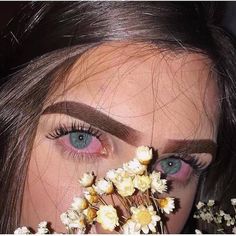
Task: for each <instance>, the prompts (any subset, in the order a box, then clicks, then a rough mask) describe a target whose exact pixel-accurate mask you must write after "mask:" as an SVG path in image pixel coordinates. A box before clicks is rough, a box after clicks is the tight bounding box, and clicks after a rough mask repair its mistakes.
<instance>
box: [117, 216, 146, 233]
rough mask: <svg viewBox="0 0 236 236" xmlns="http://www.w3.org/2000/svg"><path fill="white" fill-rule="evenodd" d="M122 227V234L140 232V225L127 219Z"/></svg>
mask: <svg viewBox="0 0 236 236" xmlns="http://www.w3.org/2000/svg"><path fill="white" fill-rule="evenodd" d="M122 228H123V232H124V234H140V230H141V225H140V224H138V223H137V222H135V221H133V220H131V219H129V220H128V221H127V222H126V223H125V224H124V225H123V227H122Z"/></svg>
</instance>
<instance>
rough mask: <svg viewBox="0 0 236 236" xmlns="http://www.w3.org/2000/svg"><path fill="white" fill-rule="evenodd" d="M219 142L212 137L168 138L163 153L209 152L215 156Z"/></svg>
mask: <svg viewBox="0 0 236 236" xmlns="http://www.w3.org/2000/svg"><path fill="white" fill-rule="evenodd" d="M216 148H217V144H216V143H215V142H214V141H213V140H210V139H195V140H174V139H170V140H168V142H167V144H166V145H165V147H164V150H163V153H181V152H182V153H189V154H191V153H209V154H211V155H212V157H213V158H214V157H215V154H216Z"/></svg>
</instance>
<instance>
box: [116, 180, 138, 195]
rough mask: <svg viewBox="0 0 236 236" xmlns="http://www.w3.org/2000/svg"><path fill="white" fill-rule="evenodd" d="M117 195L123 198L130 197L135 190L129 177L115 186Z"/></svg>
mask: <svg viewBox="0 0 236 236" xmlns="http://www.w3.org/2000/svg"><path fill="white" fill-rule="evenodd" d="M115 186H116V188H117V191H118V193H119V194H120V195H121V196H123V197H128V196H131V195H132V194H133V193H134V191H135V189H134V184H133V180H132V178H131V177H127V178H123V179H122V180H121V181H120V182H117V183H116V184H115Z"/></svg>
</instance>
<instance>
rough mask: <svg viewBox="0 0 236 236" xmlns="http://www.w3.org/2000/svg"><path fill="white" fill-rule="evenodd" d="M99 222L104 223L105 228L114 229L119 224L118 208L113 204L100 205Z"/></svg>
mask: <svg viewBox="0 0 236 236" xmlns="http://www.w3.org/2000/svg"><path fill="white" fill-rule="evenodd" d="M97 222H98V223H100V224H101V225H102V227H103V229H105V230H109V231H113V230H114V229H115V227H116V226H118V225H119V219H118V216H117V212H116V209H115V208H114V207H113V206H112V205H108V206H105V205H100V207H99V210H98V211H97Z"/></svg>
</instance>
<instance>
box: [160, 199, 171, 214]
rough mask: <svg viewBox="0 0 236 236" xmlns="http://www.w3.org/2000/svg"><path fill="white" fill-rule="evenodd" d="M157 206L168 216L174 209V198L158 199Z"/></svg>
mask: <svg viewBox="0 0 236 236" xmlns="http://www.w3.org/2000/svg"><path fill="white" fill-rule="evenodd" d="M158 205H159V207H160V209H161V211H162V212H165V213H166V214H170V212H172V211H173V210H174V209H175V204H174V198H172V197H166V198H161V199H158Z"/></svg>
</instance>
